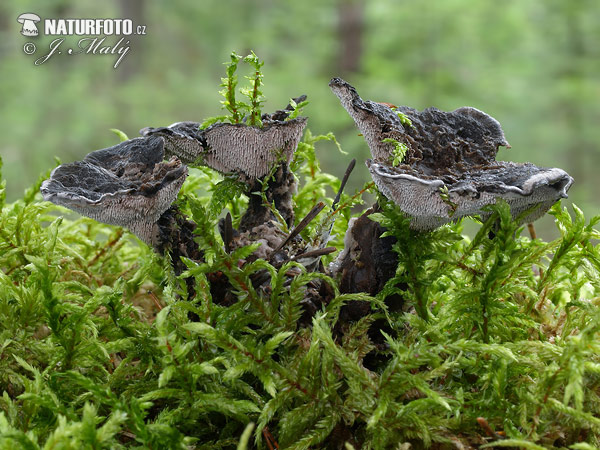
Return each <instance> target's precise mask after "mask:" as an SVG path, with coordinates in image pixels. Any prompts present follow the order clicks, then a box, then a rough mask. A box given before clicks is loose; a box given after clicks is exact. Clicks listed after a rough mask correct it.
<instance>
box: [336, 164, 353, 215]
mask: <svg viewBox="0 0 600 450" xmlns="http://www.w3.org/2000/svg"><path fill="white" fill-rule="evenodd" d="M355 165H356V159H353V160H352V161H350V164H348V168H347V169H346V173H344V177H343V178H342V183H341V184H340V188H339V189H338V191H337V195H336V196H335V199H334V200H333V204H332V205H331V210H332V211H335V207H336V206H337V204H338V202H339V201H340V197H341V196H342V192H343V191H344V187H345V186H346V183H347V182H348V178H350V174H351V173H352V171H353V170H354V166H355Z"/></svg>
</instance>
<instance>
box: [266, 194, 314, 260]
mask: <svg viewBox="0 0 600 450" xmlns="http://www.w3.org/2000/svg"><path fill="white" fill-rule="evenodd" d="M324 207H325V203H323V202H319V203H317V204H316V206H314V207H313V209H311V210H310V212H309V213H308V214H307V215H306V217H304V219H302V220H301V221H300V223H299V224H298V225H297V226H296V227H294V229H293V230H292V231H291V233H290V234H289V235H288V237H286V238H285V239H284V240H283V242H282V243H281V244H279V245H278V246H277V248H276V249H275V250H273V252H272V253H271V255H274V254H275V253H277V252H278V251H279V250H281V249H282V248H283V247H285V246H286V245H287V244H288V242H290V241H291V240H292V239H294V238H295V237H296V236H298V235H299V234H300V232H301V231H302V230H304V229H305V228H306V226H307V225H308V224H309V223H310V222H311V221H312V220H313V219H314V218H315V217H317V215H318V214H319V213H320V212H321V210H322V209H323V208H324Z"/></svg>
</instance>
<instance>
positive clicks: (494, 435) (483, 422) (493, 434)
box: [477, 417, 504, 439]
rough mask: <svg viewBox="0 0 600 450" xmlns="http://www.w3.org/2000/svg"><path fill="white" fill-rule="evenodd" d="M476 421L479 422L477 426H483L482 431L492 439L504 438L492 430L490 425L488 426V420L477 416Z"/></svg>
mask: <svg viewBox="0 0 600 450" xmlns="http://www.w3.org/2000/svg"><path fill="white" fill-rule="evenodd" d="M477 423H478V424H479V426H480V427H481V428H483V431H485V433H486V434H487V435H488V436H489V437H491V438H494V439H504V437H502V436H500V435H499V434H498V433H496V432H495V431H494V430H492V427H490V424H489V423H488V421H487V420H486V419H485V418H483V417H478V418H477Z"/></svg>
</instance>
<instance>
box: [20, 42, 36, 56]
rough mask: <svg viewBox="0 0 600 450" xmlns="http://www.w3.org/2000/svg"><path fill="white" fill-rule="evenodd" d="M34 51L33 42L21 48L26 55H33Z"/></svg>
mask: <svg viewBox="0 0 600 450" xmlns="http://www.w3.org/2000/svg"><path fill="white" fill-rule="evenodd" d="M35 50H36V47H35V44H34V43H33V42H27V43H26V44H25V45H24V46H23V51H24V52H25V54H26V55H33V54H34V53H35Z"/></svg>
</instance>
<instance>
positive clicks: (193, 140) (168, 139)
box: [140, 122, 207, 164]
mask: <svg viewBox="0 0 600 450" xmlns="http://www.w3.org/2000/svg"><path fill="white" fill-rule="evenodd" d="M199 130H200V124H199V123H198V122H175V123H173V124H171V125H169V126H168V127H157V128H152V127H146V128H142V129H141V130H140V134H141V135H142V136H161V137H162V138H163V139H164V140H165V154H166V155H167V156H169V157H170V156H176V157H177V158H179V160H181V161H182V162H183V163H184V164H201V163H202V160H203V157H204V154H205V152H206V147H207V144H206V140H205V139H204V137H203V135H202V133H201V132H200V131H199Z"/></svg>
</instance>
